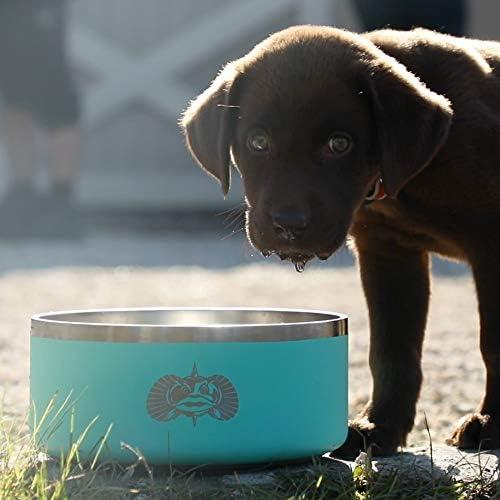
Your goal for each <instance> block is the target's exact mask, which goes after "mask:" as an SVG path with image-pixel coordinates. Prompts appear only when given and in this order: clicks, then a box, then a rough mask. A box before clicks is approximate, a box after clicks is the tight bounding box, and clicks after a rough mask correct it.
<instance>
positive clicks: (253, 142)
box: [247, 132, 269, 153]
mask: <svg viewBox="0 0 500 500" xmlns="http://www.w3.org/2000/svg"><path fill="white" fill-rule="evenodd" d="M247 145H248V147H249V148H250V150H252V151H256V152H257V153H265V152H266V151H268V150H269V137H268V136H267V135H266V134H264V133H262V132H259V133H257V134H252V135H249V136H248V139H247Z"/></svg>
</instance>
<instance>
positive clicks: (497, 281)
mask: <svg viewBox="0 0 500 500" xmlns="http://www.w3.org/2000/svg"><path fill="white" fill-rule="evenodd" d="M481 246H482V247H483V248H484V247H485V243H484V242H483V243H482V245H481ZM471 265H472V271H473V274H474V280H475V282H476V290H477V297H478V302H479V316H480V322H481V334H480V335H481V340H480V345H481V354H482V356H483V361H484V364H485V365H486V389H485V394H484V397H483V400H482V402H481V404H480V405H479V408H478V410H477V412H476V413H472V414H470V415H467V416H466V417H464V418H463V419H462V421H461V422H460V423H459V425H458V427H457V429H456V430H455V432H454V433H453V435H452V437H451V439H449V440H448V444H451V445H454V446H458V447H459V448H466V449H483V450H484V449H493V448H500V303H499V300H500V263H499V261H498V251H496V250H493V249H488V251H484V250H483V252H482V253H481V255H478V256H477V257H475V258H473V259H471Z"/></svg>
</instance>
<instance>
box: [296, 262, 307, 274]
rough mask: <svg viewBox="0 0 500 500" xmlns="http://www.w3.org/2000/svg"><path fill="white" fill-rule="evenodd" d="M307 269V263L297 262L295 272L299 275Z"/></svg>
mask: <svg viewBox="0 0 500 500" xmlns="http://www.w3.org/2000/svg"><path fill="white" fill-rule="evenodd" d="M305 268H306V263H305V262H303V261H302V262H295V270H296V271H297V272H298V273H302V272H304V269H305Z"/></svg>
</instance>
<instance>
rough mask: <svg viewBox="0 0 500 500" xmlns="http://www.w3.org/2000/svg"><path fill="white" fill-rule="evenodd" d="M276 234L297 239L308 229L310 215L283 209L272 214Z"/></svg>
mask: <svg viewBox="0 0 500 500" xmlns="http://www.w3.org/2000/svg"><path fill="white" fill-rule="evenodd" d="M271 218H272V221H273V228H274V231H275V232H276V234H277V235H278V236H279V237H280V238H283V239H285V240H295V239H297V238H299V237H300V236H303V234H304V233H305V232H306V230H307V226H308V225H309V217H308V216H307V215H306V214H304V213H303V212H300V211H292V210H283V211H281V212H277V213H274V214H271Z"/></svg>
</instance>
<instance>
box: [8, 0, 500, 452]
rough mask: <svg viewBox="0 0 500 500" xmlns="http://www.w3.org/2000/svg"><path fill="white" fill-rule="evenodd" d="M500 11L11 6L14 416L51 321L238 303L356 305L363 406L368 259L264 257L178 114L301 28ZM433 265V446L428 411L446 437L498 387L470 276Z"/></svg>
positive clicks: (355, 364)
mask: <svg viewBox="0 0 500 500" xmlns="http://www.w3.org/2000/svg"><path fill="white" fill-rule="evenodd" d="M499 18H500V3H499V2H498V1H496V0H481V1H474V0H468V1H465V0H464V1H462V0H414V1H412V0H405V1H403V0H378V1H374V0H272V1H269V0H203V1H201V0H182V1H181V0H141V1H140V2H139V1H137V0H106V1H102V0H0V298H1V300H0V319H1V322H0V380H1V381H2V382H1V385H0V387H3V390H4V398H3V399H4V411H5V412H7V413H12V414H15V415H22V414H23V412H24V411H25V409H26V405H27V402H28V395H27V388H28V383H27V379H28V361H29V335H28V332H29V318H30V316H31V315H32V314H34V313H38V312H41V311H45V310H56V309H78V308H87V307H127V306H153V305H158V306H182V305H184V306H193V305H210V306H215V305H227V306H262V307H280V306H283V307H302V308H307V307H310V308H318V309H330V310H339V311H341V312H345V313H347V314H349V317H350V329H351V334H352V335H350V339H349V341H350V370H351V371H350V397H351V401H350V403H351V414H354V413H355V412H356V411H357V410H359V409H360V408H361V407H362V405H363V404H364V402H365V401H366V399H367V397H368V395H369V391H370V383H369V381H370V378H369V372H368V366H367V352H368V323H367V314H366V308H365V305H364V300H363V296H362V292H361V287H360V283H359V278H358V276H357V270H356V267H355V265H354V259H353V257H352V255H351V254H350V253H349V252H348V251H347V250H343V251H340V252H339V253H338V254H337V255H336V256H334V257H333V258H331V259H329V261H327V262H325V263H314V264H312V265H311V268H312V269H309V266H308V269H307V270H306V272H305V273H304V274H302V275H300V276H299V275H298V274H297V273H295V271H294V270H293V267H292V266H291V265H290V264H287V263H279V262H277V261H275V260H274V259H270V260H266V261H265V260H264V259H263V258H262V257H261V256H260V254H255V255H254V252H253V251H252V249H251V248H250V247H249V245H248V244H247V243H246V240H245V235H244V231H243V218H242V200H243V198H242V191H241V186H240V184H239V179H238V178H237V176H233V180H234V182H233V186H232V190H231V192H230V195H229V197H228V199H227V200H224V199H223V197H222V195H221V193H220V190H219V188H218V185H217V183H216V182H214V181H213V180H211V179H209V178H208V177H207V176H206V175H204V174H203V173H202V172H201V170H200V169H199V168H198V167H197V166H196V165H195V164H194V162H193V160H192V159H191V158H190V157H189V155H188V153H187V151H186V148H185V145H184V139H183V137H182V135H181V132H180V129H179V126H178V120H179V117H180V115H181V112H182V111H183V110H184V109H185V108H186V106H187V103H188V102H189V100H190V99H192V98H193V97H195V96H196V95H197V94H198V93H200V92H201V91H202V90H204V89H205V88H206V87H207V85H208V84H209V82H210V81H211V80H212V79H213V77H214V76H215V74H216V73H217V72H218V70H219V69H220V68H221V66H222V65H223V64H224V63H225V62H227V61H229V60H231V59H234V58H237V57H239V56H241V55H243V54H244V53H246V52H247V51H248V50H249V49H251V48H252V47H253V46H254V45H255V44H256V43H257V42H259V41H260V40H262V39H263V38H264V37H266V36H267V35H268V34H270V33H272V32H274V31H277V30H280V29H282V28H285V27H287V26H290V25H294V24H303V23H311V24H329V25H334V26H338V27H343V28H347V29H349V30H354V31H364V30H368V29H374V28H378V27H383V26H387V25H389V26H392V27H398V28H411V27H412V26H426V27H429V28H434V29H438V30H441V31H444V32H449V33H454V34H457V35H469V36H473V37H478V38H487V39H499V38H500V27H499V24H498V19H499ZM320 268H321V269H320ZM433 272H434V274H435V280H434V291H433V294H434V298H433V301H432V306H431V318H430V320H429V332H428V337H427V338H428V340H427V341H426V346H425V357H424V359H425V361H424V363H425V366H424V373H426V384H425V385H424V389H423V393H422V399H421V403H420V406H419V413H418V418H417V424H416V430H415V432H414V434H413V435H412V436H413V437H412V438H411V439H410V442H417V443H418V442H421V441H425V440H426V439H427V431H426V429H425V425H424V418H423V415H424V414H426V415H427V417H428V420H429V424H430V427H431V431H432V432H433V436H434V437H437V438H438V439H444V437H446V435H447V434H448V433H449V431H450V429H451V427H450V426H451V421H452V420H453V419H454V418H457V417H458V416H460V415H462V414H463V413H464V412H466V411H470V410H472V409H473V408H474V406H475V405H476V404H477V402H478V400H479V397H480V394H481V391H482V384H483V381H484V371H483V367H482V363H481V359H480V356H479V349H478V348H477V343H478V339H477V337H478V336H477V325H478V318H477V312H476V302H475V297H474V287H473V284H472V283H471V280H470V275H469V273H468V271H467V270H466V268H465V267H464V266H463V265H460V264H456V263H452V262H449V261H443V260H438V259H435V260H434V262H433ZM381 293H383V291H381ZM401 300H404V297H401ZM457 336H459V339H460V340H459V341H457ZM457 373H461V374H465V375H462V376H461V377H460V379H458V378H457ZM451 394H453V395H454V397H453V398H450V395H451ZM443 400H446V404H444V403H442V402H443Z"/></svg>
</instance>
